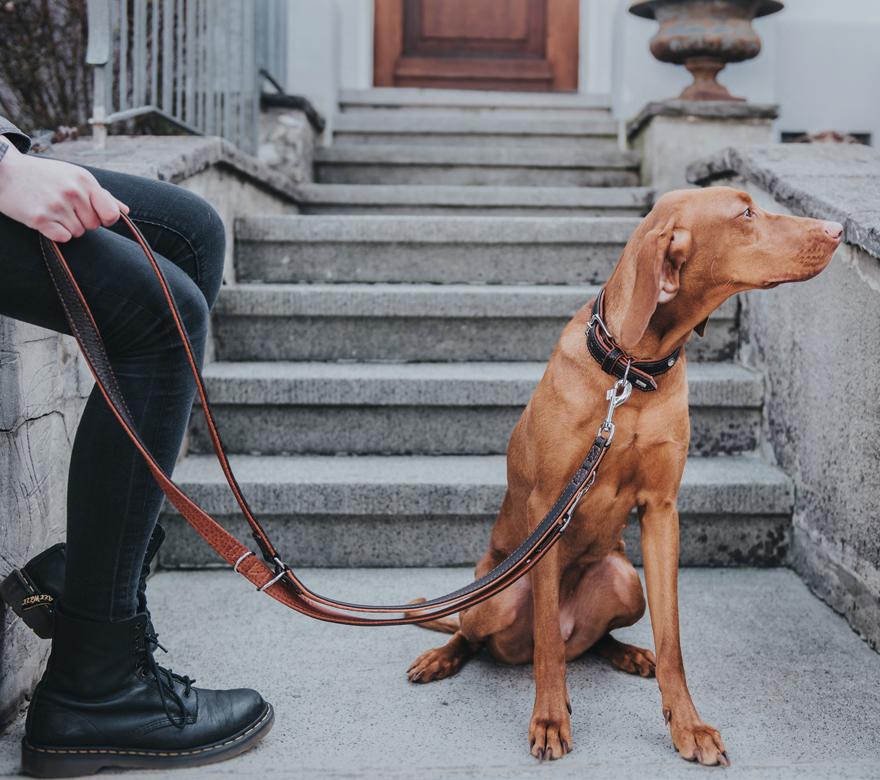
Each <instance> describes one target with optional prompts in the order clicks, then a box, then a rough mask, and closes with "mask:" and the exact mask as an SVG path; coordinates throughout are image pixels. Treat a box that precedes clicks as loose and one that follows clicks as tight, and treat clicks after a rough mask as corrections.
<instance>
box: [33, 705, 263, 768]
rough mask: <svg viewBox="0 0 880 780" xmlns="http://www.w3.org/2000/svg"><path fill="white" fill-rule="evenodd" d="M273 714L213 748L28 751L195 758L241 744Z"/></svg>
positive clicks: (51, 749) (38, 748)
mask: <svg viewBox="0 0 880 780" xmlns="http://www.w3.org/2000/svg"><path fill="white" fill-rule="evenodd" d="M270 712H272V708H271V707H267V708H266V711H265V712H264V713H263V716H262V717H261V718H260V719H259V720H258V721H257V722H256V723H255V724H254V725H253V726H251V727H250V728H249V729H248V730H247V731H245V732H244V733H242V734H239V735H238V736H237V737H234V738H233V739H230V740H227V741H226V742H222V743H221V744H219V745H212V746H211V747H206V748H199V749H198V750H174V751H155V750H154V751H148V750H113V749H112V748H101V749H98V748H79V749H76V748H41V747H35V746H33V745H31V744H30V743H27V742H26V744H27V747H28V750H34V751H36V752H37V753H60V754H64V755H101V756H103V755H112V756H150V757H154V758H176V757H178V756H194V755H197V754H199V753H210V752H211V751H213V750H220V748H224V747H226V746H227V745H232V744H234V743H235V742H240V741H241V740H242V739H244V738H245V737H246V736H247V735H248V734H250V733H251V732H252V731H254V730H256V729H258V728H259V727H260V725H261V724H262V723H263V721H264V720H266V718H268V717H269V713H270Z"/></svg>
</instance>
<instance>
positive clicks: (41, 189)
mask: <svg viewBox="0 0 880 780" xmlns="http://www.w3.org/2000/svg"><path fill="white" fill-rule="evenodd" d="M0 143H7V144H8V145H9V148H8V149H7V150H6V154H5V155H4V156H3V157H2V159H0V213H2V214H5V215H6V216H7V217H10V218H11V219H14V220H15V221H16V222H21V223H23V224H25V225H27V226H28V227H30V228H33V229H34V230H37V231H39V232H40V233H42V234H43V235H44V236H45V237H46V238H49V239H51V240H52V241H59V242H63V241H69V240H70V239H71V238H77V237H79V236H81V235H82V234H83V233H85V232H86V231H87V230H94V229H95V228H97V227H99V226H101V225H104V226H105V227H109V226H110V225H112V224H113V223H114V222H116V220H118V219H119V214H120V212H121V213H123V214H128V206H126V205H125V204H124V203H123V202H122V201H120V200H117V199H116V198H114V197H113V196H112V195H111V194H110V193H109V192H107V190H105V189H104V188H103V187H102V186H101V185H100V184H98V181H97V179H95V177H94V176H92V174H91V173H89V172H88V171H87V170H85V168H79V167H78V166H76V165H71V164H70V163H66V162H61V161H60V160H47V159H45V158H42V157H34V156H32V155H25V154H22V153H21V152H19V151H18V150H17V149H16V148H15V147H14V146H13V145H12V144H11V143H9V142H8V141H4V140H3V138H2V136H0Z"/></svg>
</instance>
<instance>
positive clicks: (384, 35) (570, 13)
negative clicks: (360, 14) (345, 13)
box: [373, 0, 581, 92]
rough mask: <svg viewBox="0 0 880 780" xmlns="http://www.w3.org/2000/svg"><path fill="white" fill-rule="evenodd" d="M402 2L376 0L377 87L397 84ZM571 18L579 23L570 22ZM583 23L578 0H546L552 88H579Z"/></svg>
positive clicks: (375, 48) (375, 83) (374, 38)
mask: <svg viewBox="0 0 880 780" xmlns="http://www.w3.org/2000/svg"><path fill="white" fill-rule="evenodd" d="M403 5H404V0H374V3H373V6H374V7H373V86H374V87H393V86H395V85H394V76H395V69H396V67H397V63H398V61H399V59H400V57H401V55H402V53H403V23H404V17H403ZM572 18H574V19H575V20H576V21H577V23H576V24H571V19H572ZM580 24H581V20H580V2H579V0H547V61H548V62H549V63H551V66H552V67H553V69H554V72H555V73H556V74H557V75H556V84H555V86H554V88H553V90H552V91H553V92H576V91H577V89H578V72H579V70H580V63H579V54H580V52H579V47H580V33H579V29H580ZM557 68H558V69H557Z"/></svg>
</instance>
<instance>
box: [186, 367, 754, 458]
mask: <svg viewBox="0 0 880 780" xmlns="http://www.w3.org/2000/svg"><path fill="white" fill-rule="evenodd" d="M543 373H544V364H543V363H539V362H520V363H310V362H304V363H290V362H246V363H234V362H218V363H212V364H210V365H209V366H208V367H207V368H206V369H205V379H206V381H207V383H208V391H209V392H208V395H209V397H210V399H211V402H212V406H213V408H214V411H215V412H216V415H217V420H218V422H219V425H220V429H221V433H222V435H223V441H224V443H225V444H226V447H227V449H228V450H229V451H230V452H236V453H250V454H263V455H273V454H285V453H312V454H314V453H324V454H333V453H345V454H370V455H373V454H379V455H397V454H403V453H416V454H426V455H444V454H456V455H459V454H463V455H479V454H499V453H504V452H505V450H506V448H507V441H508V438H509V436H510V432H511V431H512V430H513V426H514V425H515V423H516V421H517V419H518V418H519V415H520V414H521V412H522V409H523V407H524V406H525V404H526V402H527V401H528V400H529V398H530V397H531V394H532V391H533V390H534V388H535V385H537V383H538V380H539V379H540V378H541V375H542V374H543ZM688 380H689V387H690V396H689V399H690V407H691V450H692V452H694V453H697V454H701V455H704V454H717V453H725V454H731V453H737V452H746V451H750V450H753V449H754V448H755V447H756V445H757V441H758V436H759V432H760V428H761V403H762V398H763V387H762V382H761V378H760V376H759V375H758V374H756V373H754V372H751V371H749V370H747V369H745V368H742V367H741V366H737V365H735V364H733V363H716V364H712V363H694V364H692V365H691V366H689V368H688ZM189 451H190V452H195V453H207V452H211V442H210V440H209V439H208V437H207V432H206V428H205V425H204V418H203V417H202V415H201V414H200V413H198V412H196V413H195V414H194V416H193V428H192V436H191V438H190V450H189Z"/></svg>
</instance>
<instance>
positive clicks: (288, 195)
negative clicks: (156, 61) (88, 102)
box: [48, 135, 300, 202]
mask: <svg viewBox="0 0 880 780" xmlns="http://www.w3.org/2000/svg"><path fill="white" fill-rule="evenodd" d="M48 156H50V157H55V158H58V159H61V160H67V161H68V162H72V163H76V164H78V165H91V166H94V167H97V168H106V169H108V170H112V171H119V172H120V173H130V174H133V175H135V176H146V177H148V178H152V179H159V180H161V181H169V182H172V183H178V182H181V181H183V180H184V179H188V178H190V177H192V176H194V175H195V174H197V173H201V172H202V171H204V170H207V169H208V168H210V167H211V166H218V167H221V168H227V169H231V170H232V171H233V172H235V173H237V174H239V175H240V176H242V177H244V178H245V179H246V180H248V181H250V182H252V183H253V184H254V185H256V186H257V187H259V188H261V189H263V190H267V191H269V192H270V193H271V194H273V195H276V196H279V197H281V198H282V199H284V200H288V201H291V202H297V201H299V199H300V192H299V188H298V187H297V186H296V184H295V183H294V182H293V181H292V180H291V179H289V178H288V177H287V176H285V175H284V174H281V173H278V172H277V171H273V170H272V169H270V168H268V167H267V166H265V165H264V164H263V163H261V162H259V161H258V160H257V159H255V158H254V157H251V156H250V155H248V154H245V153H244V152H242V151H240V150H239V149H237V148H236V147H235V146H233V145H232V144H231V143H229V142H228V141H225V140H223V139H222V138H218V137H216V136H158V135H138V136H131V135H111V136H110V137H109V138H108V139H107V147H106V148H105V149H96V148H95V147H94V144H93V143H92V140H91V138H86V139H83V140H80V141H69V142H65V143H61V144H56V145H55V146H53V147H52V149H51V150H50V152H49V155H48Z"/></svg>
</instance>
